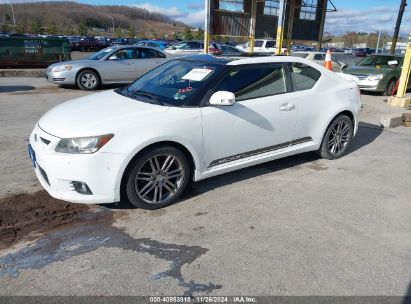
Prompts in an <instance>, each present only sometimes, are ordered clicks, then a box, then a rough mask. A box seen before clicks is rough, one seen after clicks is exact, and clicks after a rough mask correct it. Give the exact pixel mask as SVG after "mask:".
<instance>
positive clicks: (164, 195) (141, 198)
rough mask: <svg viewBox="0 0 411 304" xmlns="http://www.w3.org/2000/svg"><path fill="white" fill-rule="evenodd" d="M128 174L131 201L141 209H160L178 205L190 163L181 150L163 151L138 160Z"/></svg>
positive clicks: (154, 152) (128, 194)
mask: <svg viewBox="0 0 411 304" xmlns="http://www.w3.org/2000/svg"><path fill="white" fill-rule="evenodd" d="M128 172H129V173H128V176H127V184H126V194H127V198H128V200H129V201H130V202H131V203H132V204H133V205H135V206H136V207H139V208H143V209H158V208H162V207H165V206H168V205H170V204H172V203H174V202H175V201H176V200H177V199H178V198H179V197H180V196H181V194H182V193H183V192H184V190H185V189H186V187H187V184H188V182H189V178H190V163H189V161H188V160H187V157H186V156H185V155H184V153H182V152H181V151H180V150H178V149H177V148H175V147H173V146H167V147H159V148H154V149H151V150H149V151H147V152H145V153H143V154H142V155H141V156H139V157H138V158H137V159H135V160H134V162H133V163H132V165H131V168H130V170H129V171H128Z"/></svg>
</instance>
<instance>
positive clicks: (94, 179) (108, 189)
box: [30, 125, 125, 204]
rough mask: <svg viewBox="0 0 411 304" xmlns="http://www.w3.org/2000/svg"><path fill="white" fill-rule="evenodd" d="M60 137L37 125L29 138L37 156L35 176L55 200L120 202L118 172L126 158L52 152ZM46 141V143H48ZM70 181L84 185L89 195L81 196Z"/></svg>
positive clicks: (120, 155)
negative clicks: (89, 191)
mask: <svg viewBox="0 0 411 304" xmlns="http://www.w3.org/2000/svg"><path fill="white" fill-rule="evenodd" d="M59 140H60V138H58V137H56V136H53V135H50V134H48V133H46V132H45V131H43V130H42V129H41V128H40V127H39V126H38V125H37V126H36V127H35V128H34V130H33V132H32V133H31V135H30V145H31V147H32V148H33V150H34V152H35V157H36V167H35V169H34V170H35V173H36V176H37V178H38V180H39V182H40V183H41V185H42V186H43V188H44V189H45V190H46V191H47V192H48V193H49V194H50V195H51V196H53V197H54V198H57V199H61V200H64V201H68V202H72V203H83V204H103V203H112V202H116V201H119V200H120V189H119V188H120V185H119V184H120V183H119V182H118V179H119V177H118V172H120V168H121V165H122V162H123V160H124V158H125V155H123V154H118V153H108V152H101V151H98V152H96V153H93V154H68V153H58V152H55V147H56V145H57V143H58V142H59ZM47 142H48V143H47ZM72 182H82V183H86V184H87V186H88V187H89V189H90V190H91V192H92V194H81V193H79V192H77V191H76V190H75V187H74V186H73V183H72Z"/></svg>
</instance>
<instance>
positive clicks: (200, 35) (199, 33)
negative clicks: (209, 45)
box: [194, 28, 204, 40]
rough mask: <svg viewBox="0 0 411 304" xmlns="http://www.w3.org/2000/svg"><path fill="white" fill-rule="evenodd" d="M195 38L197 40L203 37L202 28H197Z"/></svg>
mask: <svg viewBox="0 0 411 304" xmlns="http://www.w3.org/2000/svg"><path fill="white" fill-rule="evenodd" d="M194 37H195V39H197V40H203V39H204V30H203V29H202V28H199V29H198V30H197V32H196V33H195V36H194Z"/></svg>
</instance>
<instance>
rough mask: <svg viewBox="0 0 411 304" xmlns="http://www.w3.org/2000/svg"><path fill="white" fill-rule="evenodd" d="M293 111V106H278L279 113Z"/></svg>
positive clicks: (285, 104) (286, 104) (287, 104)
mask: <svg viewBox="0 0 411 304" xmlns="http://www.w3.org/2000/svg"><path fill="white" fill-rule="evenodd" d="M294 109H295V105H292V104H289V103H284V104H282V105H281V106H280V111H291V110H294Z"/></svg>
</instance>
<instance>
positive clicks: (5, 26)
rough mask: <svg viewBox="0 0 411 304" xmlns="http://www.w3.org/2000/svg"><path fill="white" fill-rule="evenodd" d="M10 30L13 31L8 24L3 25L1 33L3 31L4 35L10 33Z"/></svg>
mask: <svg viewBox="0 0 411 304" xmlns="http://www.w3.org/2000/svg"><path fill="white" fill-rule="evenodd" d="M10 30H11V27H10V25H8V24H2V25H1V31H2V32H3V33H8V32H10Z"/></svg>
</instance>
